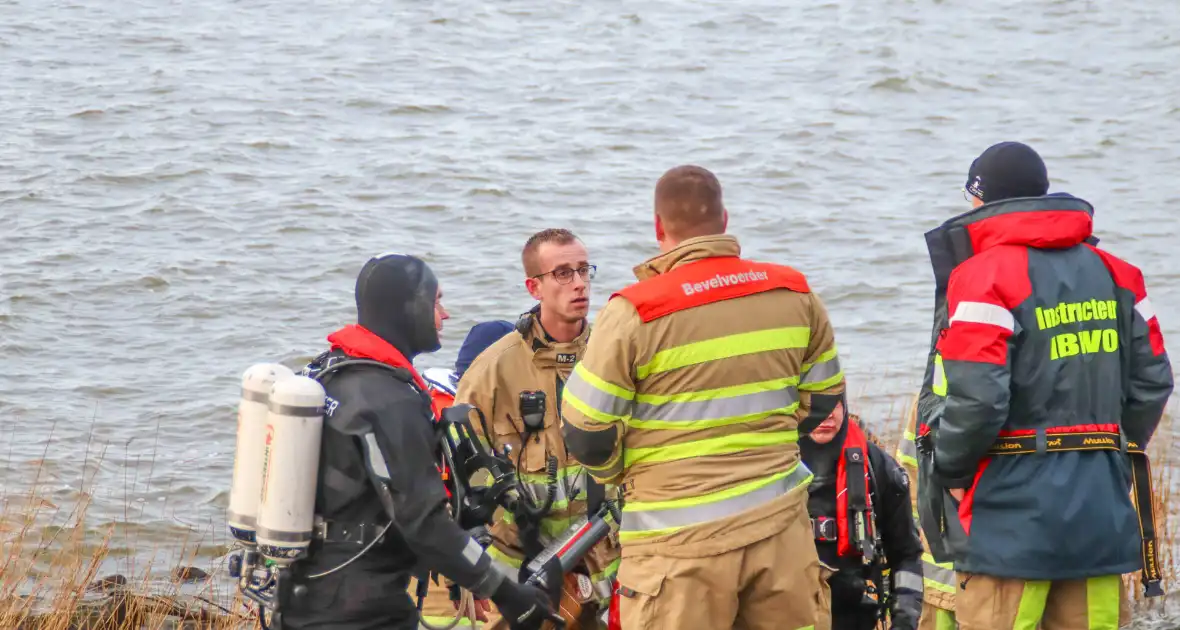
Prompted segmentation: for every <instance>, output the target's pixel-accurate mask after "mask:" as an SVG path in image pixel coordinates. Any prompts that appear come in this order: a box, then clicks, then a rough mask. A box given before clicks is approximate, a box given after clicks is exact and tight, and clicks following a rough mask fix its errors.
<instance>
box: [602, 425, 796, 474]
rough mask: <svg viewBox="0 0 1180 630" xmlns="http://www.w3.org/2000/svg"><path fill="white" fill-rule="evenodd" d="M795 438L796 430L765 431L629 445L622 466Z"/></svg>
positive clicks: (736, 450)
mask: <svg viewBox="0 0 1180 630" xmlns="http://www.w3.org/2000/svg"><path fill="white" fill-rule="evenodd" d="M798 440H799V432H798V431H768V432H762V433H738V434H736V435H723V436H721V437H715V438H709V439H705V440H697V441H695V442H685V443H683V444H672V445H669V446H652V447H648V448H629V449H626V450H625V451H624V452H623V467H624V468H630V467H631V466H634V465H635V464H640V463H644V464H655V463H658V462H672V461H676V460H679V459H688V458H690V457H707V456H709V455H726V454H729V453H740V452H741V451H745V450H749V449H754V448H761V447H763V446H777V445H780V444H794V443H795V442H797V441H798Z"/></svg>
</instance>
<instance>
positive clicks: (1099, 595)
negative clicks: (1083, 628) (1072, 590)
mask: <svg viewBox="0 0 1180 630" xmlns="http://www.w3.org/2000/svg"><path fill="white" fill-rule="evenodd" d="M1121 587H1122V577H1120V576H1118V575H1104V576H1101V577H1092V578H1089V579H1087V580H1086V616H1087V617H1088V618H1089V621H1090V625H1089V629H1090V630H1118V627H1119V600H1120V599H1122V590H1121Z"/></svg>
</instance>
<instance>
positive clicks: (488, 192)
mask: <svg viewBox="0 0 1180 630" xmlns="http://www.w3.org/2000/svg"><path fill="white" fill-rule="evenodd" d="M467 196H468V197H511V196H512V193H510V192H508V191H507V190H500V189H499V188H472V189H471V190H469V191H467Z"/></svg>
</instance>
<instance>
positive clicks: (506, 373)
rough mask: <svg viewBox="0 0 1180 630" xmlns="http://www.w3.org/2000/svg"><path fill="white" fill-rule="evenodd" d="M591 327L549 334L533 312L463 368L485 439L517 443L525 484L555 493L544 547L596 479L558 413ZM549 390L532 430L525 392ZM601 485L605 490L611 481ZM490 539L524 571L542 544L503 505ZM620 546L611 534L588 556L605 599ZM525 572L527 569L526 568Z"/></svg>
mask: <svg viewBox="0 0 1180 630" xmlns="http://www.w3.org/2000/svg"><path fill="white" fill-rule="evenodd" d="M589 335H590V326H589V323H587V324H586V326H585V329H584V330H583V331H582V334H581V335H579V336H578V337H577V338H576V339H574V340H573V341H570V342H569V343H558V342H556V341H553V340H552V339H550V338H549V336H548V334H547V333H546V332H545V330H544V328H543V327H542V326H541V323H540V320H539V318H538V317H536V316H535V315H534V314H533V313H532V312H530V313H528V314H526V315H525V316H524V317H523V318H522V319H521V321H520V323H519V325H518V327H517V330H515V331H513V332H510V333H508V334H507V335H505V336H504V337H501V338H500V339H499V340H498V341H496V342H495V343H493V344H492V345H491V346H489V347H488V349H487V350H484V351H483V352H482V353H480V355H479V356H478V357H476V359H475V361H473V362H472V364H471V367H470V368H468V370H467V372H465V373H464V374H463V378H462V379H461V380H460V382H459V390H458V393H457V394H456V396H455V400H456V402H457V403H459V404H463V403H466V404H470V405H471V406H472V407H474V408H475V410H478V411H479V412H482V414H483V421H481V420H480V418H479V416H478V414H476V413H475V411H474V410H473V411H472V416H473V417H472V418H471V425H472V427H473V428H474V429H475V431H476V433H477V434H478V435H479V436H480V437H481V439H484V440H486V441H487V442H490V443H491V445H492V446H494V447H495V448H496V450H498V451H503V450H504V447H505V446H509V447H511V448H512V451H511V453H510V455H509V459H511V460H512V464H513V466H515V467H516V469H517V473H519V480H520V482H522V490H523V491H524V492H525V493H526V494H527V495H528V496H529V497H530V498H531V499H532V501H533V502H534V503H535V504H536V505H537V506H538V507H540V506H541V505H542V504H543V503H544V502H545V500H546V497H548V496H549V495H550V494H552V495H553V502H552V504H551V506H550V508H549V511H548V513H546V514H544V515H543V516H542V517H541V519H540V521H539V523H537V524H536V525H537V529H538V530H539V531H537V532H536V533H537V541H536V542H537V543H538V544H539V545H540V546H542V547H544V546H547V545H549V544H552V543H553V542H554V541H556V540H558V539H559V538H560V536H561V535H562V534H563V533H564V532H565V531H566V530H568V529H569V528H570V527H571V526H572V525H574V524H575V523H576V521H578V520H579V519H580V518H584V517H585V516H586V511H587V508H588V498H589V497H588V487H587V483H586V482H587V481H588V480H589V479H590V477H589V475H588V474H587V472H586V469H585V467H583V466H582V465H581V464H579V463H578V462H577V461H574V460H573V459H572V458H571V457H570V455H569V452H568V451H567V450H566V445H565V440H564V439H563V438H562V435H561V426H560V423H559V421H558V413H559V409H560V406H561V399H562V396H563V395H564V390H565V381H566V379H568V378H569V374H570V371H571V370H572V369H573V367H574V363H575V362H576V361H577V360H578V359H579V358H581V356H582V353H583V352H584V350H585V348H586V339H587V338H588V337H589ZM537 391H539V392H544V396H545V410H544V425H543V427H542V428H540V429H539V430H537V431H535V432H532V433H531V434H530V433H529V432H528V431H526V425H525V423H524V419H523V417H522V411H521V397H520V395H521V392H537ZM551 457H552V458H553V459H554V461H555V463H556V471H557V485H556V487H555V488H553V489H552V490H550V488H549V487H548V485H547V484H548V479H549V474H548V467H549V459H550V458H551ZM599 489H602V490H603V495H604V496H603V498H607V497H606V495H607V494H608V492H612V491H616V490H614V489H613V488H605V489H603V488H601V487H600V488H599ZM490 533H491V535H492V546H490V547H489V548H488V553H489V554H491V556H492V558H494V559H495V560H496V561H497V562H499V563H501V566H502V569H503V570H504V571H505V573H507V574H508V575H511V576H518V573H519V570H520V568H521V565H522V563H523V562H525V561H526V560H528V559H531V558H530V556H531V554H535V553H536V550H529V549H527V547H529V546H530V544H527V541H525V540H524V539H523V537H522V531H521V528H520V526H519V524H518V523H517V522H516V521H515V519H514V518H513V515H512V514H509V513H508V512H507V511H506V510H500V515H499V520H497V521H496V522H495V523H494V524H493V525H492V527H491V531H490ZM618 560H619V548H618V545H617V542H615V540H614V537H613V536H609V537H607V538H606V539H605V540H603V541H602V542H600V543H598V545H596V546H595V547H594V549H592V550H591V552H590V553H589V555H587V557H586V560H585V562H586V566H587V570H588V575H589V577H590V579H591V582H592V583H593V584H594V589H595V592H596V594H597V595H598V599H601V600H603V601H605V600H606V598H608V597H609V596H610V580H611V579H613V578H614V576H615V573H617V571H618V565H619V562H618ZM526 577H527V576H526Z"/></svg>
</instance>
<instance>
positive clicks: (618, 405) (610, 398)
mask: <svg viewBox="0 0 1180 630" xmlns="http://www.w3.org/2000/svg"><path fill="white" fill-rule="evenodd" d="M565 391H566V392H567V393H569V394H573V395H574V397H575V398H577V399H578V400H579V401H581V402H583V403H585V404H587V405H589V406H590V407H593V408H594V409H596V410H597V411H600V412H602V413H605V414H607V415H611V416H625V415H627V411H628V410H629V409H630V408H631V401H630V400H627V399H626V398H619V397H618V396H615V395H614V394H611V393H608V392H604V391H602V390H601V389H598V388H597V387H595V386H593V385H591V384H590V383H588V382H586V379H584V378H582V375H581V374H579V373H578V370H574V371H573V372H572V373H571V374H570V377H569V380H567V381H566V383H565Z"/></svg>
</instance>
